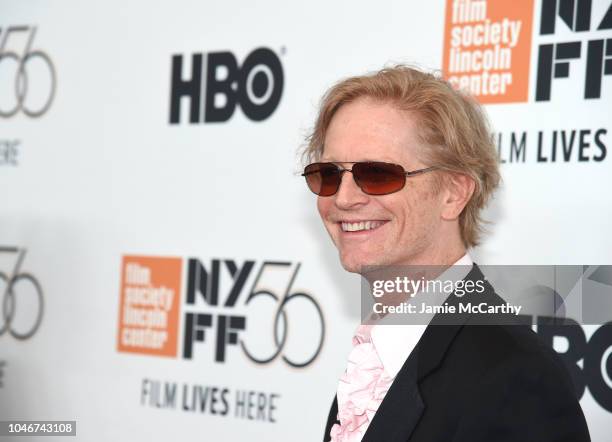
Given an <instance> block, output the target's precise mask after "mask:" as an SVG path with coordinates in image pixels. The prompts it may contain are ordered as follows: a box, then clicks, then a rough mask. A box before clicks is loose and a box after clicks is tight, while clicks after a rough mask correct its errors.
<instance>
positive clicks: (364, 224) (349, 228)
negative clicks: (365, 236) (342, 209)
mask: <svg viewBox="0 0 612 442" xmlns="http://www.w3.org/2000/svg"><path fill="white" fill-rule="evenodd" d="M341 224H342V231H344V232H359V231H361V230H372V229H375V228H377V227H379V226H381V225H382V224H383V223H382V222H381V221H361V222H358V223H346V222H343V223H341Z"/></svg>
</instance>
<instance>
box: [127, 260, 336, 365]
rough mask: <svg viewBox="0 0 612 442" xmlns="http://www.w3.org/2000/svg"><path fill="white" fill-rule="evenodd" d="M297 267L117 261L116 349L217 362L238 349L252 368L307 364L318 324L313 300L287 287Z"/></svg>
mask: <svg viewBox="0 0 612 442" xmlns="http://www.w3.org/2000/svg"><path fill="white" fill-rule="evenodd" d="M183 270H186V273H187V274H186V276H185V279H186V283H185V284H182V282H181V281H182V276H183ZM299 270H300V263H292V262H281V261H263V262H262V263H261V264H258V263H257V262H256V261H252V260H246V261H244V262H243V263H242V264H240V263H238V262H236V261H235V260H232V259H212V260H211V261H210V263H209V264H208V265H204V264H203V263H202V262H201V261H200V260H199V259H197V258H188V259H187V260H186V266H185V268H184V267H183V259H182V258H166V257H146V256H124V257H123V262H122V276H121V300H120V307H119V335H118V350H119V351H122V352H130V353H141V354H149V355H155V356H170V357H176V356H177V355H179V354H180V357H182V358H183V359H193V358H204V359H209V360H211V359H212V360H214V361H215V362H218V363H223V362H225V361H226V360H228V359H229V358H232V356H230V354H231V353H232V352H236V351H238V352H241V353H242V354H243V355H244V356H245V357H246V358H247V359H248V360H250V361H252V362H254V363H256V364H267V363H270V362H272V361H274V360H275V359H277V358H280V359H282V360H283V361H284V362H285V363H286V364H288V365H290V366H293V367H305V366H307V365H310V364H311V363H312V362H313V361H314V360H315V359H316V357H317V356H318V355H319V353H320V351H321V348H322V345H323V340H324V336H325V322H324V318H323V312H322V310H321V308H320V306H319V304H318V303H317V301H316V300H315V298H314V297H312V296H311V295H310V294H308V293H305V292H302V291H299V290H298V289H296V288H295V280H296V277H297V276H298V273H299ZM183 286H185V293H184V295H183V296H182V295H181V287H183ZM180 321H182V328H180V327H179V322H180ZM180 330H182V333H180ZM179 342H180V343H181V345H178V343H179ZM230 346H235V347H237V348H236V349H235V350H230Z"/></svg>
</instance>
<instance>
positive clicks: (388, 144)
mask: <svg viewBox="0 0 612 442" xmlns="http://www.w3.org/2000/svg"><path fill="white" fill-rule="evenodd" d="M422 148H423V147H422V146H421V145H420V143H419V141H418V137H417V132H416V128H415V121H414V118H413V117H412V116H411V115H410V114H409V113H408V112H404V111H400V110H397V109H396V108H395V107H394V106H393V105H391V104H389V103H381V102H377V101H373V100H371V99H365V98H364V99H359V100H357V101H354V102H352V103H348V104H345V105H343V106H342V107H341V108H340V109H338V111H337V112H336V114H335V115H334V117H333V119H332V121H331V123H330V125H329V128H328V130H327V134H326V137H325V147H324V151H323V156H322V158H321V161H331V162H334V163H338V164H339V165H341V166H343V167H345V168H347V169H350V168H351V164H343V162H349V161H384V162H388V163H395V164H399V165H401V166H403V167H404V169H406V171H413V170H416V169H421V168H424V167H427V166H428V165H425V164H423V163H421V162H420V161H419V159H418V153H419V151H420V149H422ZM433 173H436V172H433ZM443 194H444V192H439V193H437V194H436V193H435V192H434V191H433V176H432V173H427V174H423V175H416V176H414V177H409V178H407V179H406V185H405V186H404V188H403V189H402V190H400V191H398V192H395V193H392V194H389V195H379V196H374V195H367V194H366V193H364V192H363V191H362V190H361V189H360V188H359V186H358V185H357V184H356V183H355V180H354V179H353V176H352V174H351V173H349V172H345V173H344V174H343V176H342V183H341V185H340V188H339V189H338V192H337V193H336V194H335V195H332V196H327V197H321V196H320V197H318V200H317V207H318V209H319V214H320V215H321V218H322V220H323V223H324V224H325V227H326V229H327V231H328V232H329V234H330V236H331V238H332V240H333V242H334V244H335V245H336V247H337V249H338V252H339V255H340V260H341V261H342V266H343V267H344V268H345V269H346V270H348V271H349V272H360V270H361V266H364V265H408V264H437V262H436V256H437V254H438V253H439V252H440V249H441V248H442V247H443V243H444V241H445V238H444V232H445V229H444V228H443V221H442V219H441V213H442V206H443V203H442V198H443V197H444V196H443ZM367 222H369V229H367V227H368V225H367V224H366V223H367ZM361 223H363V224H361ZM356 224H357V227H358V230H357V231H354V229H355V227H356Z"/></svg>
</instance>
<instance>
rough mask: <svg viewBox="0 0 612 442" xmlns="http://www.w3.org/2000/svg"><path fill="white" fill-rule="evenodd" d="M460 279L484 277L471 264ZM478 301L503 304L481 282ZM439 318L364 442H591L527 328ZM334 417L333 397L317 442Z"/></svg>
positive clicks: (560, 377)
mask: <svg viewBox="0 0 612 442" xmlns="http://www.w3.org/2000/svg"><path fill="white" fill-rule="evenodd" d="M465 279H466V280H473V281H477V280H483V279H484V277H483V275H482V273H481V271H480V270H479V269H478V267H477V266H476V265H474V267H473V268H472V270H471V271H470V273H469V274H468V275H467V276H466V278H465ZM482 296H483V298H484V300H486V302H488V303H489V304H502V303H504V301H503V300H502V299H501V298H500V297H499V296H498V295H496V294H495V292H494V290H493V288H492V287H491V286H490V285H489V284H488V283H487V284H486V290H485V292H484V293H483V294H482ZM451 298H457V297H456V296H452V295H451ZM451 298H449V300H450V299H451ZM439 319H440V316H439V315H438V316H436V317H434V319H433V320H432V321H431V323H430V324H429V325H428V326H427V328H426V329H425V332H424V333H423V336H422V337H421V339H420V340H419V342H418V344H417V346H416V347H415V348H414V350H413V351H412V353H411V354H410V356H409V357H408V359H407V360H406V362H405V363H404V365H403V367H402V368H401V370H400V371H399V373H398V375H397V376H396V378H395V380H394V381H393V383H392V385H391V387H390V388H389V391H388V392H387V394H386V396H385V398H384V400H383V401H382V403H381V404H380V407H379V409H378V411H377V412H376V414H375V415H374V418H373V419H372V422H370V425H369V427H368V430H367V431H366V433H365V435H364V437H363V441H368V442H396V441H397V442H399V441H402V442H405V441H410V442H438V441H440V442H442V441H443V442H477V441H483V442H485V441H486V442H510V441H512V442H528V441H534V442H535V441H537V442H553V441H554V442H561V441H567V442H570V441H571V442H583V441H590V437H589V432H588V429H587V425H586V421H585V419H584V415H583V413H582V409H581V408H580V404H579V403H578V400H577V398H576V396H575V392H574V388H573V384H572V381H571V379H570V376H569V374H568V372H567V370H566V368H565V366H564V365H563V362H562V360H561V359H560V357H559V355H558V354H556V352H555V351H554V350H553V349H551V348H550V347H548V346H546V345H545V344H544V343H543V342H541V341H540V339H539V338H538V336H537V335H536V334H535V333H534V332H533V331H532V330H531V328H530V327H528V326H525V325H518V322H517V325H497V324H496V325H482V324H477V322H478V320H477V319H476V318H475V315H469V314H465V315H463V317H462V318H461V319H460V320H459V321H456V323H455V324H454V325H440V321H439ZM506 322H507V321H506ZM337 414H338V402H337V398H335V399H334V401H333V403H332V407H331V410H330V412H329V417H328V419H327V425H326V427H325V434H324V439H323V440H324V441H328V440H330V437H329V432H330V429H331V427H332V425H333V424H334V423H335V422H336V417H337Z"/></svg>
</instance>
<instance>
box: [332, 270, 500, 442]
mask: <svg viewBox="0 0 612 442" xmlns="http://www.w3.org/2000/svg"><path fill="white" fill-rule="evenodd" d="M483 278H484V277H483V275H482V272H481V271H480V269H479V268H478V266H477V265H476V264H474V266H473V267H472V270H470V272H469V273H468V275H467V276H466V277H465V280H472V281H477V280H481V279H483ZM489 289H490V290H489ZM487 292H489V293H490V292H492V288H491V287H490V286H488V287H487ZM458 300H459V298H458V297H457V296H454V295H451V296H449V299H448V302H449V304H450V303H458V302H459V301H458ZM445 319H447V318H446V317H444V315H436V316H434V318H433V319H432V321H431V322H430V324H429V325H428V326H427V328H426V329H425V332H424V333H423V336H421V339H420V340H419V342H418V344H417V345H416V347H415V348H414V350H413V351H412V353H410V356H409V357H408V359H407V360H406V362H405V363H404V365H403V366H402V368H401V370H400V371H399V373H398V374H397V376H396V378H395V380H394V381H393V383H392V384H391V387H390V388H389V391H388V392H387V394H386V395H385V398H384V399H383V401H382V403H381V404H380V407H379V408H378V411H377V412H376V414H375V415H374V418H373V419H372V422H371V423H370V426H369V427H368V430H367V431H366V433H365V435H364V437H363V441H364V442H379V441H381V440H384V441H385V442H387V441H388V442H400V441H401V442H406V441H407V440H409V438H410V435H411V434H412V432H413V431H414V428H415V427H416V425H417V423H418V422H419V420H420V419H421V415H422V414H423V411H424V410H425V408H426V404H424V402H423V399H422V397H421V394H420V391H419V385H418V384H419V382H420V381H421V380H423V379H424V378H425V377H426V376H427V375H429V374H430V373H431V372H433V371H434V370H435V369H436V368H437V367H438V366H439V365H440V363H441V362H442V360H443V359H444V356H445V354H446V352H447V350H448V348H449V347H450V345H451V343H452V341H453V339H454V338H455V335H456V334H457V332H459V330H460V329H461V327H463V324H464V323H465V321H466V320H467V319H468V315H467V314H465V315H456V316H455V317H454V318H453V320H452V322H451V323H449V322H445ZM334 405H335V407H336V413H337V407H338V405H337V402H335V401H334ZM330 428H331V426H330Z"/></svg>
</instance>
